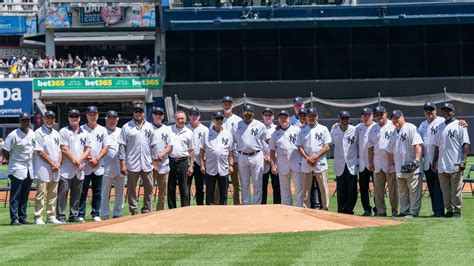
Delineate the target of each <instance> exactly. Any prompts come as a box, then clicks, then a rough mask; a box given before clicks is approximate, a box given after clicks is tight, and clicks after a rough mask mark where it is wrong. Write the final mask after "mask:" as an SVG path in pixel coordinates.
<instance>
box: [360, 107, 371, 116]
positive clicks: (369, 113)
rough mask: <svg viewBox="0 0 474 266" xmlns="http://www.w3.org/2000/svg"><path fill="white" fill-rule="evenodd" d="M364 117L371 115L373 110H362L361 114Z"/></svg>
mask: <svg viewBox="0 0 474 266" xmlns="http://www.w3.org/2000/svg"><path fill="white" fill-rule="evenodd" d="M360 113H361V114H362V115H371V114H372V108H368V107H366V108H362V111H361V112H360Z"/></svg>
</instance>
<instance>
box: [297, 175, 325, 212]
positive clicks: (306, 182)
mask: <svg viewBox="0 0 474 266" xmlns="http://www.w3.org/2000/svg"><path fill="white" fill-rule="evenodd" d="M313 176H316V181H317V182H318V187H319V190H320V192H321V201H322V202H321V209H323V210H326V211H327V210H328V209H329V187H328V172H327V171H324V172H321V173H315V172H311V173H303V203H304V206H305V207H306V208H310V206H311V202H310V196H311V184H312V183H313Z"/></svg>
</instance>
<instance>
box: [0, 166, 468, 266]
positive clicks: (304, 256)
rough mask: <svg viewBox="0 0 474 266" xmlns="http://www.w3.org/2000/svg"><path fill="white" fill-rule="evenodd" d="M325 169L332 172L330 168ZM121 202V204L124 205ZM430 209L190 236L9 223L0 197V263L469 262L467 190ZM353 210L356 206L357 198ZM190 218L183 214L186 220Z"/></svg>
mask: <svg viewBox="0 0 474 266" xmlns="http://www.w3.org/2000/svg"><path fill="white" fill-rule="evenodd" d="M472 163H474V158H469V163H468V165H469V166H470V165H471V164H472ZM330 169H332V167H330ZM330 177H333V174H332V173H330ZM331 179H332V178H331ZM2 203H3V202H2ZM330 206H331V211H335V209H336V198H335V197H331V205H330ZM124 208H125V210H127V209H128V207H127V206H125V207H124ZM430 209H431V204H430V199H429V198H428V196H425V197H424V198H423V206H422V212H421V216H422V217H420V218H415V219H403V218H398V220H401V221H402V222H403V223H402V224H400V225H396V226H388V227H372V228H362V229H351V230H338V231H321V232H302V233H284V234H283V233H278V234H261V235H198V236H189V235H128V234H106V233H85V232H71V231H60V230H56V229H55V227H54V226H52V225H45V226H34V225H28V226H19V227H13V226H10V225H8V223H9V213H8V208H4V207H3V204H2V205H1V206H0V254H1V256H0V265H6V264H21V265H27V264H31V265H33V264H34V265H46V264H49V265H51V264H67V265H70V264H71V265H98V264H100V265H109V264H110V265H112V264H113V265H117V264H120V265H121V264H140V265H143V264H284V265H286V264H338V265H341V264H380V265H382V264H399V265H412V264H426V265H428V264H429V265H441V264H442V265H472V262H473V261H474V197H473V196H472V195H471V194H470V193H465V194H464V199H463V210H462V215H463V217H462V218H461V219H445V218H429V217H428V216H429V215H430V214H431V212H430ZM28 210H29V215H30V216H29V217H30V218H31V217H32V211H33V207H32V206H31V205H30V207H29V209H28ZM125 213H127V211H125ZM356 213H358V214H360V213H362V208H361V206H360V203H359V202H358V205H357V209H356ZM127 214H128V213H127ZM387 219H391V218H387ZM192 223H193V221H192V220H190V221H189V224H190V225H192Z"/></svg>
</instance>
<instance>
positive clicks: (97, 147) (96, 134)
mask: <svg viewBox="0 0 474 266" xmlns="http://www.w3.org/2000/svg"><path fill="white" fill-rule="evenodd" d="M81 127H82V129H83V130H85V131H87V132H88V133H89V138H90V141H91V152H90V154H89V156H91V157H97V156H99V153H100V151H101V150H102V149H103V148H104V147H106V146H110V140H109V138H108V137H107V135H108V134H107V130H106V129H105V127H103V126H101V125H97V126H96V127H95V128H94V129H92V128H90V127H89V125H88V124H84V125H82V126H81ZM92 173H94V174H96V175H99V176H100V175H103V174H104V162H103V160H102V159H101V160H100V161H99V164H98V165H97V166H96V167H92V166H91V165H90V164H89V163H86V167H85V168H84V174H85V175H90V174H92Z"/></svg>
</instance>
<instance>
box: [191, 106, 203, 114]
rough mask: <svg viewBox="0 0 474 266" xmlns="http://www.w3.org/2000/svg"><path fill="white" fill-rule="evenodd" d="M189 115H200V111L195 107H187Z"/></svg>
mask: <svg viewBox="0 0 474 266" xmlns="http://www.w3.org/2000/svg"><path fill="white" fill-rule="evenodd" d="M189 115H190V116H198V115H201V111H200V110H199V108H197V107H191V108H190V109H189Z"/></svg>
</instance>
